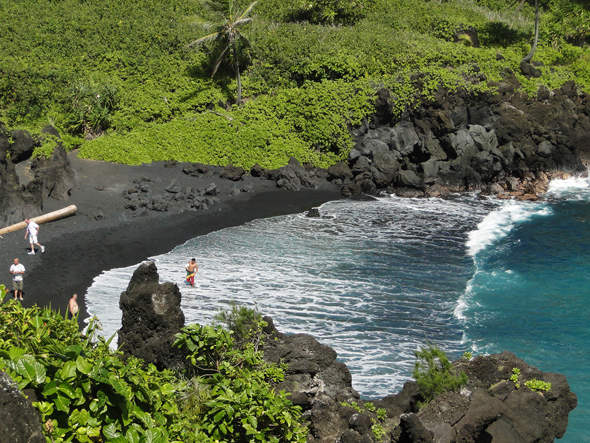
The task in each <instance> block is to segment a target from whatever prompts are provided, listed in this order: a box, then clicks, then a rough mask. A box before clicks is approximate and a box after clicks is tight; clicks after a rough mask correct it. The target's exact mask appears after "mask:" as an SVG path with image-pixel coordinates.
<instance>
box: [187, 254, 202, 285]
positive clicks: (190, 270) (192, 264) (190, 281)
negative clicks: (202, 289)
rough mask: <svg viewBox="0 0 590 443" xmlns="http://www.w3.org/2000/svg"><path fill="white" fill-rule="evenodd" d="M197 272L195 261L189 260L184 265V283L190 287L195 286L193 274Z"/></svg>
mask: <svg viewBox="0 0 590 443" xmlns="http://www.w3.org/2000/svg"><path fill="white" fill-rule="evenodd" d="M198 270H199V267H198V266H197V260H196V259H194V258H191V259H190V261H189V262H188V263H187V265H186V282H187V283H188V284H190V285H191V286H194V285H195V274H196V273H197V271H198Z"/></svg>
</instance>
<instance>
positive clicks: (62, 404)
mask: <svg viewBox="0 0 590 443" xmlns="http://www.w3.org/2000/svg"><path fill="white" fill-rule="evenodd" d="M53 403H54V404H55V407H56V408H57V409H58V410H60V411H63V412H69V411H70V399H69V398H66V397H63V396H61V395H59V394H58V395H57V397H55V400H54V401H53Z"/></svg>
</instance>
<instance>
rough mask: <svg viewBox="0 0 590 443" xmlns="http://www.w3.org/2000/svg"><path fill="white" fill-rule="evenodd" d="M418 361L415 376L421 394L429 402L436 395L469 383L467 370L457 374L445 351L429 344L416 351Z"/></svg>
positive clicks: (415, 366)
mask: <svg viewBox="0 0 590 443" xmlns="http://www.w3.org/2000/svg"><path fill="white" fill-rule="evenodd" d="M415 354H416V358H417V360H416V363H415V365H414V372H413V377H414V378H415V379H416V383H417V384H418V389H419V391H420V395H422V397H423V398H424V403H425V404H428V403H429V402H430V401H431V400H432V399H433V398H434V397H435V396H437V395H440V394H443V393H445V392H448V391H454V390H457V389H459V388H460V387H461V386H463V385H465V384H466V383H467V375H466V374H465V372H461V374H458V375H457V374H456V373H455V370H454V368H453V365H452V364H451V362H450V361H449V359H448V358H447V355H446V354H445V352H444V351H441V350H440V349H439V348H437V347H435V346H428V348H423V349H421V350H420V351H415Z"/></svg>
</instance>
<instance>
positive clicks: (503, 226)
mask: <svg viewBox="0 0 590 443" xmlns="http://www.w3.org/2000/svg"><path fill="white" fill-rule="evenodd" d="M550 213H551V209H550V208H549V207H548V206H546V205H545V204H543V203H531V202H519V201H514V200H509V201H507V202H506V203H505V204H504V205H503V206H502V207H501V209H499V210H497V211H494V212H491V213H489V214H488V215H487V216H486V217H485V218H484V219H483V220H482V221H481V222H480V223H479V224H478V225H477V229H476V230H474V231H471V232H470V233H469V240H468V241H467V248H468V250H469V255H470V256H472V257H475V256H476V255H477V254H478V252H480V251H482V250H484V249H485V248H487V247H490V246H492V245H494V244H496V243H498V242H499V241H501V240H502V239H503V238H505V237H506V236H507V235H508V234H509V233H510V231H511V230H512V229H513V228H514V226H516V225H518V224H520V223H523V222H524V221H526V220H529V219H531V218H532V217H535V216H548V215H550Z"/></svg>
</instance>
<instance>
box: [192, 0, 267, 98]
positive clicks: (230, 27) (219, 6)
mask: <svg viewBox="0 0 590 443" xmlns="http://www.w3.org/2000/svg"><path fill="white" fill-rule="evenodd" d="M236 3H237V1H236V0H205V1H204V2H203V4H204V6H205V7H206V8H207V9H209V10H210V11H211V12H213V13H214V14H215V15H217V16H218V18H219V22H218V23H215V24H209V23H207V24H205V25H204V26H205V27H206V28H208V29H213V32H212V33H210V34H208V35H206V36H204V37H201V38H198V39H196V40H195V41H193V42H191V43H189V44H188V46H189V47H193V46H202V45H204V44H205V43H208V42H211V41H222V42H223V46H222V47H223V49H222V50H221V53H220V54H219V56H218V57H217V60H216V61H215V64H214V65H213V72H212V73H211V77H212V78H213V77H214V76H215V73H216V72H217V69H218V68H219V65H221V62H222V61H223V60H224V59H225V57H226V56H227V54H228V52H229V55H230V56H231V59H232V60H233V65H234V71H235V72H236V77H237V81H238V92H237V100H236V102H237V104H238V105H239V104H241V103H242V79H241V77H240V63H239V57H238V56H239V53H238V42H240V41H241V42H242V43H245V44H246V45H249V44H250V42H249V41H248V39H247V38H246V37H245V36H244V35H243V34H242V33H240V30H239V28H240V27H242V26H243V25H245V24H247V23H251V22H252V18H251V17H248V15H249V14H250V11H252V8H254V5H256V3H258V2H257V1H254V2H252V3H250V5H249V6H248V7H246V8H245V9H244V10H242V11H240V10H239V8H238V6H237V5H236Z"/></svg>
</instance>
